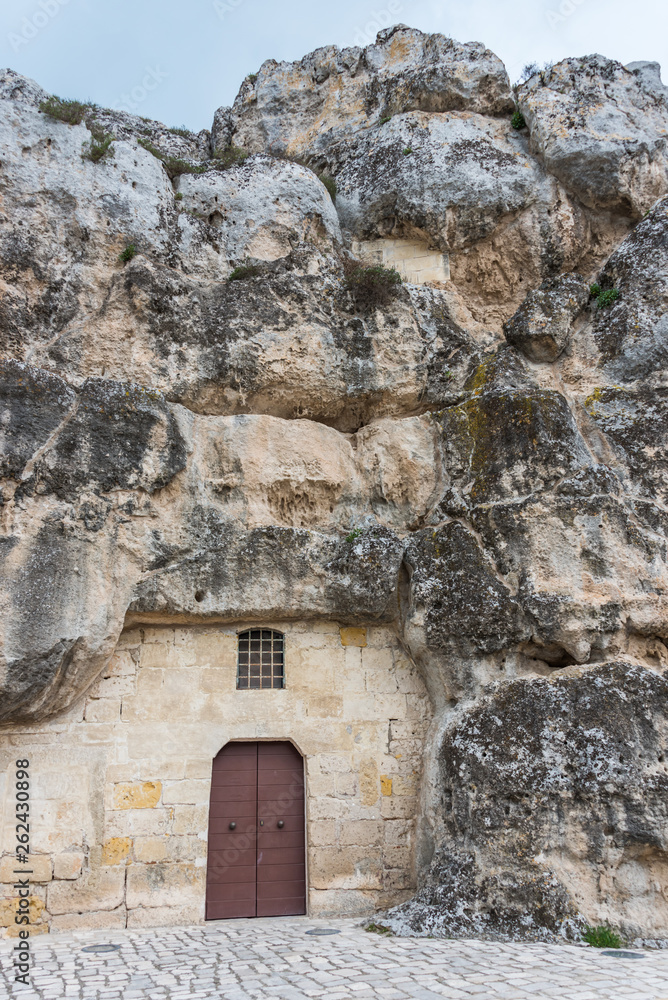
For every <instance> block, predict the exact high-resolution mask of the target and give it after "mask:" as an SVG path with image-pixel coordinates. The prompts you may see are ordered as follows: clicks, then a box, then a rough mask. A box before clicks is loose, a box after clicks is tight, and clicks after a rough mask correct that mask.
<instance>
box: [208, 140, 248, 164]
mask: <svg viewBox="0 0 668 1000" xmlns="http://www.w3.org/2000/svg"><path fill="white" fill-rule="evenodd" d="M247 157H248V153H247V152H246V150H245V149H240V148H239V146H228V147H227V148H226V149H217V150H216V152H215V153H214V154H213V165H214V167H215V168H216V170H229V168H230V167H235V166H236V165H237V163H243V162H244V160H245V159H246V158H247Z"/></svg>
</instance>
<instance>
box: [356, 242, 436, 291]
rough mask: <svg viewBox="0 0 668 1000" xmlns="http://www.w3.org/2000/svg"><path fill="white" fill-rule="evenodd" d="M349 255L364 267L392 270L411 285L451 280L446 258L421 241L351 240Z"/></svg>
mask: <svg viewBox="0 0 668 1000" xmlns="http://www.w3.org/2000/svg"><path fill="white" fill-rule="evenodd" d="M352 251H353V253H354V254H355V256H356V257H359V258H360V260H363V261H364V262H365V264H382V266H383V267H393V268H394V270H395V271H398V272H399V274H400V275H401V277H402V278H403V279H404V281H409V282H410V283H411V284H413V285H426V284H433V283H434V282H436V283H442V282H445V281H449V280H450V262H449V257H448V254H445V253H441V251H440V250H434V249H431V248H430V247H429V246H428V245H427V244H426V243H423V242H422V241H421V240H392V239H382V240H364V241H357V240H353V243H352Z"/></svg>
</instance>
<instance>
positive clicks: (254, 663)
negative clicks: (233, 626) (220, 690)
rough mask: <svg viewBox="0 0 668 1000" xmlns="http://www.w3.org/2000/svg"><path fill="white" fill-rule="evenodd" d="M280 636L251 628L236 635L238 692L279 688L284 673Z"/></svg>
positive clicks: (267, 630)
mask: <svg viewBox="0 0 668 1000" xmlns="http://www.w3.org/2000/svg"><path fill="white" fill-rule="evenodd" d="M283 640H284V636H283V633H282V632H274V631H273V630H272V629H268V628H250V629H247V630H246V631H245V632H240V633H239V658H238V661H237V688H282V687H284V680H285V673H284V661H283V653H284V650H283Z"/></svg>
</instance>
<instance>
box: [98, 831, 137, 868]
mask: <svg viewBox="0 0 668 1000" xmlns="http://www.w3.org/2000/svg"><path fill="white" fill-rule="evenodd" d="M131 847H132V841H131V839H130V838H129V837H111V838H110V839H109V840H107V841H105V842H104V844H103V845H102V864H103V865H120V864H123V863H124V862H125V861H126V860H127V857H128V854H129V853H130V848H131Z"/></svg>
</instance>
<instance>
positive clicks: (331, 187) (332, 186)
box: [318, 174, 336, 203]
mask: <svg viewBox="0 0 668 1000" xmlns="http://www.w3.org/2000/svg"><path fill="white" fill-rule="evenodd" d="M318 177H319V179H320V180H321V181H322V183H323V184H324V185H325V187H326V188H327V190H328V191H329V197H330V198H331V199H332V201H333V202H335V203H336V181H335V180H334V178H333V177H330V175H329V174H318Z"/></svg>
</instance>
